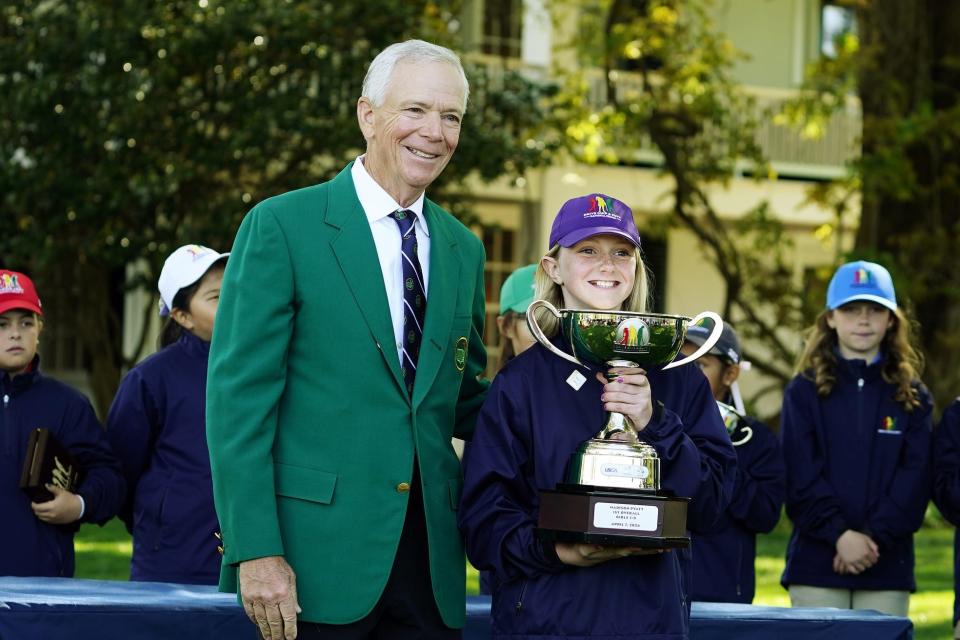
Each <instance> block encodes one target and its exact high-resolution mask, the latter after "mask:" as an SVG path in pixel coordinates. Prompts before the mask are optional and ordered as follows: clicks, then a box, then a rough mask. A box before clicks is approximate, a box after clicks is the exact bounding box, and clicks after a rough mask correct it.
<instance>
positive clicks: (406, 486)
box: [397, 482, 410, 493]
mask: <svg viewBox="0 0 960 640" xmlns="http://www.w3.org/2000/svg"><path fill="white" fill-rule="evenodd" d="M407 491H410V483H409V482H401V483H400V484H398V485H397V493H406V492H407Z"/></svg>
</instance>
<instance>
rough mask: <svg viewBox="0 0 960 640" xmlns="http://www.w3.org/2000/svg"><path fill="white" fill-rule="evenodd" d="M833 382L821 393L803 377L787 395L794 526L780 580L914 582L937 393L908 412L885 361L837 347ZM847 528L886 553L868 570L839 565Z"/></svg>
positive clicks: (855, 584) (902, 586)
mask: <svg viewBox="0 0 960 640" xmlns="http://www.w3.org/2000/svg"><path fill="white" fill-rule="evenodd" d="M836 375H837V381H836V384H835V386H834V389H833V391H832V392H831V393H830V394H829V395H827V396H825V397H820V396H818V395H817V391H816V387H815V385H814V383H813V381H812V380H811V379H809V378H807V377H805V376H803V375H800V376H797V377H795V378H794V379H793V380H792V381H791V382H790V384H789V385H787V389H786V392H785V394H784V399H783V413H782V417H781V423H780V424H781V426H780V434H781V437H782V441H783V454H784V462H785V463H786V468H787V515H788V516H789V518H790V519H791V520H792V521H793V525H794V528H793V533H792V534H791V536H790V543H789V545H788V547H787V562H786V566H785V568H784V572H783V576H782V577H781V583H782V584H783V585H784V586H785V587H786V586H788V585H790V584H799V585H807V586H814V587H827V588H837V589H853V590H860V589H876V590H901V591H906V590H910V591H913V590H915V589H916V582H915V580H914V575H913V565H914V556H913V534H914V532H915V531H917V529H919V528H920V525H921V524H923V515H924V512H925V511H926V507H927V502H928V501H929V499H930V489H931V484H932V481H933V477H932V472H933V465H932V461H931V451H930V447H931V410H932V406H931V400H930V394H929V392H928V391H927V389H926V388H925V387H924V386H923V385H922V384H920V383H919V382H918V383H916V384H917V388H918V389H919V392H920V401H921V405H920V407H918V408H916V409H914V410H913V411H912V412H907V411H906V410H905V409H904V407H903V405H902V404H900V403H899V402H896V401H895V400H894V399H893V395H894V392H895V391H896V389H895V387H894V385H892V384H889V383H887V382H884V380H883V378H882V377H881V362H880V361H878V362H875V363H873V364H870V365H867V364H866V362H864V361H863V360H844V359H842V358H840V357H839V356H838V366H837V374H836ZM847 529H853V530H854V531H860V532H863V533H866V534H867V535H869V536H870V537H871V538H872V539H873V540H874V542H876V543H877V545H878V546H879V547H880V560H879V561H878V562H877V564H875V565H874V566H873V567H871V568H869V569H867V570H866V571H864V572H863V573H861V574H860V575H840V574H837V573H835V572H834V571H833V558H834V556H835V555H836V542H837V538H839V537H840V534H842V533H843V532H844V531H845V530H847Z"/></svg>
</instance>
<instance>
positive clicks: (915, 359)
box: [795, 309, 923, 411]
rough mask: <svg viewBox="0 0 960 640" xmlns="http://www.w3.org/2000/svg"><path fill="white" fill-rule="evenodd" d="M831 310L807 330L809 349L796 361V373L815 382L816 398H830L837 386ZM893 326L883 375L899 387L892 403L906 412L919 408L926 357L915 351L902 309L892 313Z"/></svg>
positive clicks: (883, 349)
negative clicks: (898, 404)
mask: <svg viewBox="0 0 960 640" xmlns="http://www.w3.org/2000/svg"><path fill="white" fill-rule="evenodd" d="M830 313H832V312H831V311H830V310H824V311H822V312H820V315H818V316H817V319H816V321H815V322H814V323H813V326H812V327H810V328H809V329H808V330H807V336H806V345H805V346H804V349H803V353H802V354H800V358H799V359H798V360H797V367H796V370H795V373H796V374H798V375H802V376H803V377H805V378H807V379H808V380H812V381H813V383H814V385H815V386H816V388H817V394H818V395H821V396H827V395H829V394H830V392H831V391H833V388H834V386H836V383H837V354H836V349H837V347H838V344H839V343H838V339H837V331H836V330H835V329H832V328H830V325H829V324H827V319H828V318H829V317H830ZM891 318H892V319H893V325H892V326H891V327H890V328H889V329H887V332H886V333H885V334H884V336H883V340H882V341H881V343H880V351H881V353H882V354H883V368H882V369H881V375H882V376H883V379H884V381H885V382H887V383H888V384H892V385H895V386H896V391H895V392H894V394H893V399H894V400H896V401H897V402H899V403H900V404H902V405H903V408H904V409H906V410H907V411H913V410H914V409H916V408H917V407H919V406H920V393H919V391H918V388H917V385H918V383H919V378H920V374H921V373H922V372H923V355H922V354H921V353H920V352H919V351H918V350H917V349H916V348H915V347H914V339H913V336H914V333H915V331H914V326H913V325H914V324H915V322H913V321H912V320H910V319H909V318H908V317H907V316H906V314H904V313H903V312H902V311H900V309H897V310H895V311H891Z"/></svg>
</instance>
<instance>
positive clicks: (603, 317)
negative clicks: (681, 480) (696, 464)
mask: <svg viewBox="0 0 960 640" xmlns="http://www.w3.org/2000/svg"><path fill="white" fill-rule="evenodd" d="M539 309H546V310H547V311H548V312H549V313H550V314H552V315H553V316H554V317H555V318H556V319H557V320H558V321H559V328H560V332H561V334H562V335H563V336H564V337H565V338H566V340H567V342H568V343H569V344H570V345H571V349H572V351H573V353H572V354H568V353H565V352H564V351H562V350H560V349H559V348H557V347H556V346H555V345H554V344H553V343H552V342H551V341H550V340H549V338H547V336H546V335H545V334H544V332H543V330H542V329H541V328H540V326H539V324H538V322H537V318H536V313H537V311H538V310H539ZM701 318H710V319H712V320H713V322H714V325H713V331H712V332H711V334H710V336H709V337H708V338H707V340H706V341H705V342H704V343H703V345H701V346H700V348H699V349H697V351H696V352H695V353H693V354H691V355H689V356H687V357H685V358H683V359H681V360H676V361H674V358H675V357H676V356H677V353H679V351H680V347H681V346H683V341H684V337H685V335H686V329H687V326H689V325H690V324H693V323H695V322H697V321H699V320H700V319H701ZM527 324H528V325H529V327H530V331H531V333H532V334H533V336H534V337H535V338H536V339H537V341H538V342H539V343H540V344H542V345H543V346H544V347H546V348H547V350H549V351H550V352H551V353H553V354H555V355H557V356H559V357H561V358H563V359H565V360H568V361H570V362H572V363H574V364H576V365H579V366H582V367H586V368H588V369H589V368H590V367H589V366H588V364H587V363H589V364H593V365H600V364H606V365H607V366H608V367H647V368H649V367H659V368H661V369H663V370H666V369H671V368H674V367H679V366H682V365H685V364H688V363H690V362H693V361H694V360H696V359H697V358H699V357H700V356H702V355H703V354H705V353H707V352H708V351H710V349H712V348H713V346H714V344H716V342H717V340H718V339H719V338H720V334H721V333H722V331H723V321H722V320H721V319H720V317H719V316H718V315H717V314H715V313H713V312H711V311H705V312H703V313H700V314H698V315H697V316H696V317H694V318H688V317H685V316H677V315H667V314H658V313H638V312H630V311H598V310H582V309H559V310H558V309H557V308H556V307H555V306H553V305H552V304H550V303H549V302H547V301H546V300H536V301H534V302H533V303H531V304H530V306H529V307H528V308H527ZM688 500H689V499H688V498H683V497H675V496H672V495H669V494H668V493H667V492H664V491H662V490H661V487H660V459H659V457H658V456H657V452H656V450H655V449H654V448H653V447H652V446H650V445H649V444H647V443H645V442H643V441H641V440H640V438H639V437H638V435H637V432H636V430H635V429H634V428H633V426H632V425H631V424H630V423H629V421H628V420H626V418H625V417H624V416H623V415H621V414H619V413H610V414H609V418H608V420H607V423H606V425H604V426H603V428H602V429H601V430H600V432H599V433H598V434H597V435H596V436H594V437H593V438H590V439H589V440H586V441H585V442H583V443H582V444H581V445H580V446H579V447H578V448H577V450H576V451H575V452H574V454H573V456H572V457H571V459H570V464H569V465H568V472H567V478H566V482H565V483H560V484H558V485H557V487H556V489H554V490H552V491H549V490H548V491H542V492H541V494H540V520H539V523H538V533H539V535H540V536H541V537H542V538H543V539H545V540H548V541H550V540H555V541H562V542H588V543H595V544H608V545H623V546H636V547H652V548H670V547H686V546H689V544H690V538H689V537H688V536H687V535H686V512H687V502H688Z"/></svg>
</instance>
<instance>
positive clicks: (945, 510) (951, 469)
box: [933, 398, 960, 624]
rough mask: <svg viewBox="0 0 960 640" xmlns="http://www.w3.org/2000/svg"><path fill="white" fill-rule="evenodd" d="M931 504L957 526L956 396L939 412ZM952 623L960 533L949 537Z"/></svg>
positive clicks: (959, 586) (957, 614)
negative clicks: (941, 414)
mask: <svg viewBox="0 0 960 640" xmlns="http://www.w3.org/2000/svg"><path fill="white" fill-rule="evenodd" d="M934 441H935V443H936V444H935V446H934V455H933V457H934V481H933V503H934V504H935V505H937V508H938V509H940V513H942V514H943V517H944V518H946V519H947V520H949V521H950V522H951V523H952V524H953V525H954V526H960V398H957V399H956V400H954V401H953V402H951V403H950V406H949V407H947V408H946V409H945V410H944V411H943V416H941V418H940V426H938V427H937V430H936V432H935V435H934ZM953 592H954V601H953V623H954V624H956V623H957V620H958V619H960V600H958V599H957V598H956V596H957V594H960V533H955V534H954V536H953Z"/></svg>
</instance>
